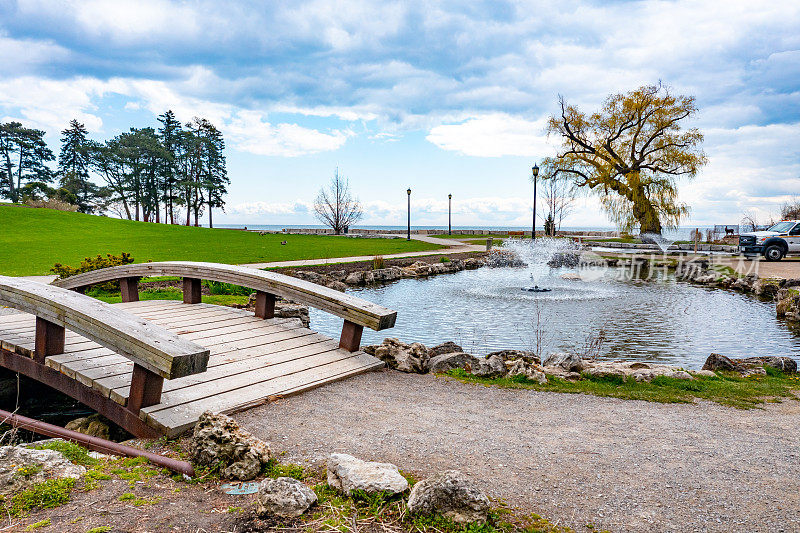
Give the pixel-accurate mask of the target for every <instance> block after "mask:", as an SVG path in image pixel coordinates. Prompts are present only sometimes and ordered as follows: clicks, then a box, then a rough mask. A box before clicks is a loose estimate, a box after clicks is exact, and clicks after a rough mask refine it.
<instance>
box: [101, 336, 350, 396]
mask: <svg viewBox="0 0 800 533" xmlns="http://www.w3.org/2000/svg"><path fill="white" fill-rule="evenodd" d="M340 356H341V354H339V353H338V352H336V343H335V342H333V343H332V342H331V340H330V339H323V340H320V341H319V342H316V343H314V344H309V345H306V346H303V347H301V348H295V349H292V350H288V351H284V352H279V353H270V354H264V355H261V356H258V357H256V358H253V359H248V360H245V361H237V362H235V363H231V364H229V365H225V366H218V367H215V368H212V369H211V370H208V371H206V372H204V373H203V374H202V377H204V378H207V379H201V378H200V375H197V376H186V377H185V378H180V379H178V380H171V381H167V382H165V384H164V385H165V386H164V390H163V392H164V394H167V393H169V396H164V397H163V399H162V403H165V404H170V405H174V404H178V403H180V401H179V400H181V399H182V400H183V401H187V399H199V398H203V397H206V396H213V395H215V394H219V393H220V392H224V391H226V390H232V389H235V388H239V387H242V386H244V385H248V384H252V383H256V382H259V381H264V380H265V379H266V378H265V377H264V376H265V375H266V374H263V373H259V372H260V371H262V370H264V369H267V368H268V369H270V370H269V373H270V374H273V375H274V376H273V377H280V376H282V375H288V374H291V373H293V372H296V371H297V370H298V369H300V368H302V367H308V366H319V365H321V364H325V363H327V362H330V361H331V360H334V359H336V358H337V357H340ZM120 377H121V376H115V377H114V378H112V379H100V380H97V381H98V385H102V386H108V385H109V384H111V383H112V381H113V382H116V383H117V384H118V385H117V386H115V387H114V388H112V389H111V393H110V395H109V397H110V398H111V399H112V400H114V401H115V402H118V403H124V402H125V398H127V397H128V389H129V385H130V382H129V381H127V382H124V383H122V382H121V380H120V379H119V378H120Z"/></svg>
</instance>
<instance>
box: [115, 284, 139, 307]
mask: <svg viewBox="0 0 800 533" xmlns="http://www.w3.org/2000/svg"><path fill="white" fill-rule="evenodd" d="M119 289H120V292H121V293H122V301H123V302H138V301H139V278H122V279H120V280H119Z"/></svg>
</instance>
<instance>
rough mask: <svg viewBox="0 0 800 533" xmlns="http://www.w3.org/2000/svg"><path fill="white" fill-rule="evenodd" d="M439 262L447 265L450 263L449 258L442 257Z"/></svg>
mask: <svg viewBox="0 0 800 533" xmlns="http://www.w3.org/2000/svg"><path fill="white" fill-rule="evenodd" d="M439 262H440V263H449V262H450V258H449V257H442V258H441V259H439Z"/></svg>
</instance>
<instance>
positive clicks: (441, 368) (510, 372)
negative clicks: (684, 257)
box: [361, 338, 797, 384]
mask: <svg viewBox="0 0 800 533" xmlns="http://www.w3.org/2000/svg"><path fill="white" fill-rule="evenodd" d="M361 349H362V350H363V351H364V352H366V353H368V354H370V355H373V356H375V357H377V358H378V359H380V360H382V361H384V362H385V363H386V364H387V366H388V367H389V368H390V369H393V370H397V371H399V372H406V373H415V374H427V373H434V374H443V373H447V372H450V371H452V370H455V369H461V370H463V371H464V372H467V373H468V374H470V375H472V376H475V377H480V378H499V377H515V376H524V377H525V378H526V379H528V380H530V381H533V382H537V383H540V384H545V383H547V378H548V376H553V377H557V378H560V379H564V380H567V381H580V380H583V379H587V378H588V377H620V378H623V379H627V378H633V379H634V380H636V381H646V382H650V381H653V379H655V378H657V377H660V376H663V377H668V378H673V379H685V380H692V379H695V378H696V377H699V376H702V377H713V376H714V375H715V374H714V372H715V371H719V370H724V371H733V372H738V373H739V374H740V375H741V376H742V377H749V376H754V375H766V371H765V370H764V366H767V367H772V368H775V369H776V370H780V371H782V372H787V373H794V372H797V363H796V362H795V361H794V360H793V359H792V358H791V357H778V356H772V357H751V358H744V359H731V358H729V357H726V356H724V355H720V354H714V353H712V354H711V355H710V356H709V357H708V359H707V360H706V362H705V364H704V365H703V368H702V369H701V370H686V369H684V368H682V367H675V366H670V365H662V364H655V363H643V362H638V361H606V360H599V359H597V358H586V357H582V356H581V355H579V354H576V353H567V352H555V353H551V354H549V355H548V356H547V357H545V358H544V361H542V360H541V359H540V357H539V356H537V355H536V354H535V353H533V352H529V351H523V350H502V351H497V352H492V353H490V354H487V355H486V356H485V357H478V356H475V355H471V354H468V353H465V352H464V350H463V349H462V348H461V346H459V345H458V344H456V343H454V342H445V343H442V344H439V345H437V346H434V347H432V348H427V347H426V346H425V345H424V344H421V343H418V342H415V343H411V344H407V343H404V342H401V341H400V340H398V339H394V338H387V339H385V340H384V341H383V343H382V344H373V345H369V346H362V348H361Z"/></svg>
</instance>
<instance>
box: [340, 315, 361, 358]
mask: <svg viewBox="0 0 800 533" xmlns="http://www.w3.org/2000/svg"><path fill="white" fill-rule="evenodd" d="M363 332H364V326H362V325H360V324H355V323H353V322H350V321H349V320H345V321H344V325H343V326H342V336H341V337H340V338H339V348H344V349H345V350H347V351H348V352H356V351H358V350H359V349H360V348H361V334H362V333H363Z"/></svg>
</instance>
